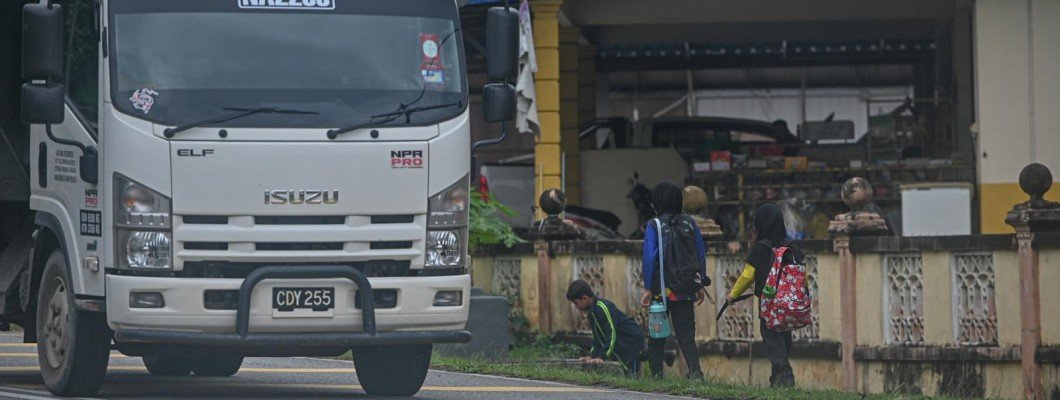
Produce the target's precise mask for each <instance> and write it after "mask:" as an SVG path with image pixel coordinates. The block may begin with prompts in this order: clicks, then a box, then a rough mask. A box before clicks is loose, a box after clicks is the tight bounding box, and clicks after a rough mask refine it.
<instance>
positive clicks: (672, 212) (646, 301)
mask: <svg viewBox="0 0 1060 400" xmlns="http://www.w3.org/2000/svg"><path fill="white" fill-rule="evenodd" d="M651 203H652V207H653V208H654V209H655V213H656V215H657V218H658V219H659V220H660V221H661V222H662V223H663V224H664V225H665V226H677V225H678V224H681V225H683V227H682V229H689V230H692V231H694V242H695V245H696V255H695V257H696V258H694V259H695V260H698V262H699V264H698V265H699V266H700V272H699V277H700V279H702V280H703V282H709V280H708V278H707V263H706V257H707V251H706V246H704V245H703V236H702V234H701V233H700V232H699V227H698V226H697V225H696V223H695V221H694V220H693V219H692V217H691V216H689V215H688V214H684V213H683V212H682V211H681V210H682V207H681V205H682V194H681V188H679V187H677V185H676V184H674V183H673V182H660V183H659V184H658V185H655V189H654V190H652V193H651ZM654 221H655V220H651V221H649V223H648V226H647V227H646V228H645V230H644V232H645V233H644V252H643V254H644V258H643V259H642V260H641V261H642V263H641V268H642V269H641V273H642V274H643V275H644V287H645V290H644V294H643V295H642V296H641V299H640V302H641V305H643V306H644V307H648V306H649V305H650V304H651V299H652V298H654V299H657V300H662V296H666V301H667V303H666V312H667V313H668V314H669V315H670V322H671V325H673V328H674V335H675V336H677V345H678V347H679V348H680V349H681V355H683V356H684V358H685V363H686V364H688V377H689V378H693V379H703V371H702V370H701V369H700V366H699V353H698V351H697V349H696V319H695V306H696V305H699V304H702V303H703V299H704V294H705V291H703V290H699V291H697V292H696V293H695V294H694V295H691V294H687V293H686V294H680V293H674V292H672V291H671V290H670V288H669V287H667V288H666V291H665V293H662V290H661V288H660V286H662V285H661V281H660V280H659V276H660V275H661V274H662V271H660V269H659V251H661V250H663V249H660V247H663V246H665V244H662V245H660V243H659V239H658V234H657V233H656V226H655V222H654ZM667 283H669V282H667ZM707 284H709V283H707ZM667 286H669V285H667ZM665 344H666V339H650V340H649V341H648V366H649V367H650V369H651V374H652V376H654V377H659V376H662V363H663V350H664V348H665Z"/></svg>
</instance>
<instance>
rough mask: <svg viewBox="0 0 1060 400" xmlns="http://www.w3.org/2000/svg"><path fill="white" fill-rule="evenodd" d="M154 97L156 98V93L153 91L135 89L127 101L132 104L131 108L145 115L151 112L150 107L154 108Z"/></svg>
mask: <svg viewBox="0 0 1060 400" xmlns="http://www.w3.org/2000/svg"><path fill="white" fill-rule="evenodd" d="M155 96H158V92H156V91H154V90H151V89H147V88H143V89H137V90H136V91H135V92H133V94H132V97H130V98H129V101H130V102H132V106H133V108H135V109H137V110H140V111H143V112H144V114H147V113H148V112H150V111H151V107H154V106H155Z"/></svg>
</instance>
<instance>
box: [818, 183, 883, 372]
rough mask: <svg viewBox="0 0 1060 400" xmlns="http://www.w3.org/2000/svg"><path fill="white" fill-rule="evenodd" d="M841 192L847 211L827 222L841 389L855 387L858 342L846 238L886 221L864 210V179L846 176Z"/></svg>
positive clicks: (867, 189)
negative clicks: (833, 256) (834, 267)
mask: <svg viewBox="0 0 1060 400" xmlns="http://www.w3.org/2000/svg"><path fill="white" fill-rule="evenodd" d="M842 195H843V202H844V203H846V204H847V206H849V207H850V208H851V212H849V213H846V214H840V215H838V216H836V218H835V220H833V221H832V222H831V223H829V225H828V232H829V233H831V234H832V246H833V247H834V248H835V251H836V252H837V253H839V301H840V304H839V318H840V319H841V320H840V332H841V334H840V337H841V340H842V341H843V343H842V353H841V354H842V360H843V374H842V383H843V389H845V390H847V391H857V389H858V373H857V370H858V368H857V367H858V365H857V363H856V362H854V349H855V348H856V347H857V345H858V302H857V300H858V298H857V297H858V296H857V294H858V280H857V276H858V275H857V259H856V258H855V257H854V254H853V253H852V252H851V251H850V238H851V236H861V235H873V234H879V233H883V232H886V231H887V223H886V222H885V221H884V220H883V218H882V217H881V216H880V215H879V214H877V213H875V212H873V211H869V210H866V206H868V205H869V204H870V203H872V185H870V184H869V182H868V181H866V180H865V179H862V178H857V177H854V178H850V179H849V180H847V181H846V182H845V183H843V189H842ZM870 209H871V208H870Z"/></svg>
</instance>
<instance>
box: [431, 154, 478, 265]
mask: <svg viewBox="0 0 1060 400" xmlns="http://www.w3.org/2000/svg"><path fill="white" fill-rule="evenodd" d="M470 185H471V183H470V182H469V181H468V176H466V175H465V176H464V177H463V178H460V180H458V181H456V183H453V184H452V185H451V186H449V187H448V188H446V189H445V190H442V191H441V192H440V193H438V194H436V195H434V196H431V198H430V199H428V202H427V205H428V207H427V212H428V215H427V243H426V246H425V252H424V266H425V267H426V268H463V267H464V264H465V260H466V258H467V256H466V255H467V223H468V209H469V208H470V207H471V196H470Z"/></svg>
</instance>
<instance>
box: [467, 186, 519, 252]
mask: <svg viewBox="0 0 1060 400" xmlns="http://www.w3.org/2000/svg"><path fill="white" fill-rule="evenodd" d="M497 212H500V213H502V214H504V215H507V216H515V215H516V213H515V211H512V210H511V209H510V208H508V207H507V206H505V205H504V204H501V202H499V201H497V200H496V199H494V198H493V197H491V196H485V195H483V194H482V193H481V192H479V191H477V190H474V191H472V192H471V212H470V216H469V217H470V222H469V224H470V226H469V227H468V244H469V245H470V246H471V248H475V247H478V246H479V245H483V244H497V243H502V244H504V245H505V246H507V247H512V246H514V245H515V244H516V243H523V242H525V240H523V239H522V238H520V237H519V236H518V235H516V234H515V232H513V231H512V226H511V225H508V223H506V222H504V221H502V220H501V219H500V217H498V216H497Z"/></svg>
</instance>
